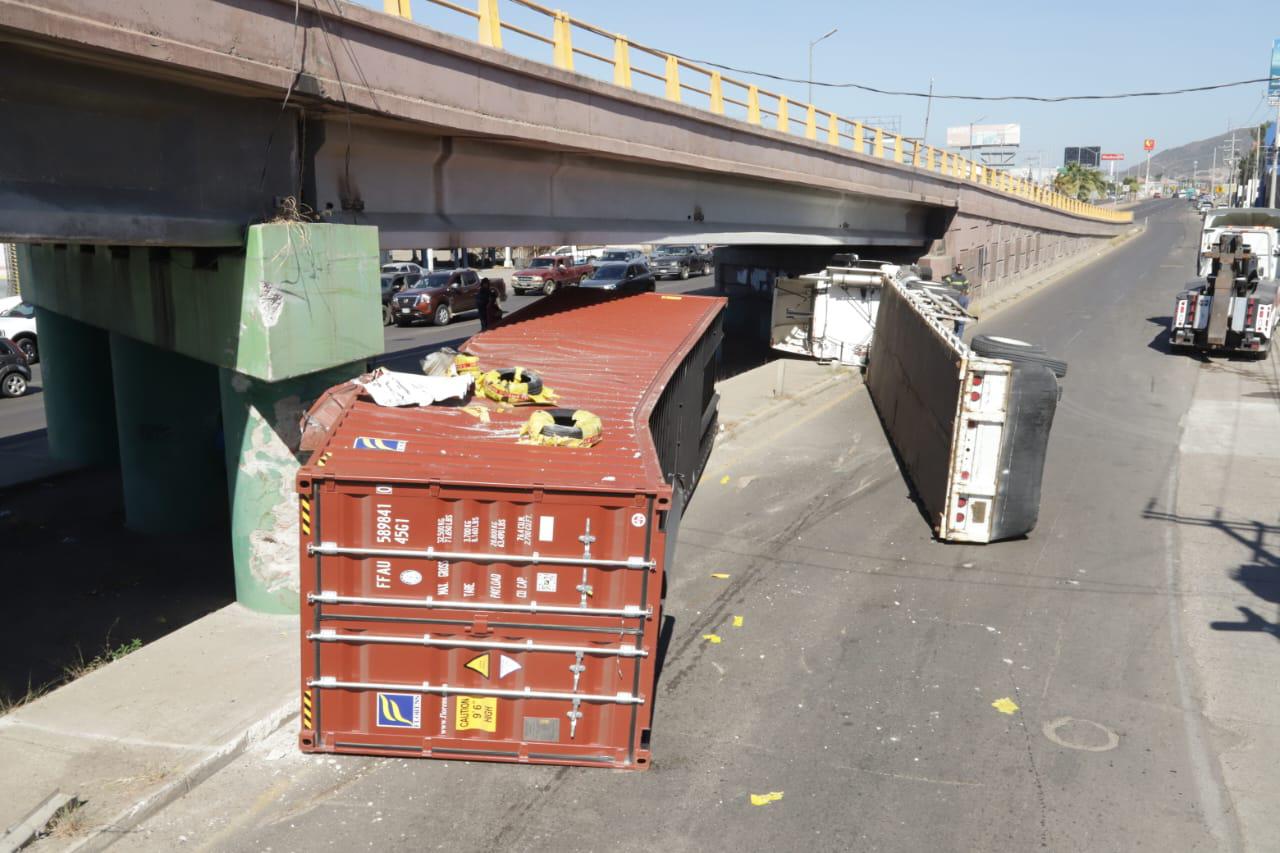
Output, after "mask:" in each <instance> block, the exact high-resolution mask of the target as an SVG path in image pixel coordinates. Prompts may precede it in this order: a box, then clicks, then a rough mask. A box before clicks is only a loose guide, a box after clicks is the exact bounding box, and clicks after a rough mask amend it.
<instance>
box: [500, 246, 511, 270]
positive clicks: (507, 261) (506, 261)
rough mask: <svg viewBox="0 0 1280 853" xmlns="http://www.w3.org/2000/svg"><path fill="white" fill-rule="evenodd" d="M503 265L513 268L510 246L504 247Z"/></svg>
mask: <svg viewBox="0 0 1280 853" xmlns="http://www.w3.org/2000/svg"><path fill="white" fill-rule="evenodd" d="M502 266H503V267H504V268H506V269H511V247H510V246H503V247H502Z"/></svg>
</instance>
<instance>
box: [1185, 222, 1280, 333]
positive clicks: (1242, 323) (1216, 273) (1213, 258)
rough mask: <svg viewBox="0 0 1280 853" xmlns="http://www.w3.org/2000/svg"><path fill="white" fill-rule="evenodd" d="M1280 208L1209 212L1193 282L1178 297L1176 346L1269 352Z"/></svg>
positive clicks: (1277, 311)
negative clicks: (1200, 280) (1196, 278)
mask: <svg viewBox="0 0 1280 853" xmlns="http://www.w3.org/2000/svg"><path fill="white" fill-rule="evenodd" d="M1278 266H1280V210H1271V209H1259V208H1246V209H1236V210H1223V211H1218V212H1215V213H1210V214H1209V215H1208V216H1206V217H1205V222H1204V229H1203V231H1202V232H1201V236H1200V251H1199V253H1198V254H1197V257H1196V274H1197V275H1198V276H1199V277H1200V278H1202V279H1203V280H1204V281H1205V283H1204V284H1196V285H1193V286H1191V287H1189V288H1187V289H1186V290H1183V291H1182V292H1180V293H1179V294H1178V295H1177V297H1176V298H1175V300H1174V306H1173V316H1172V317H1171V318H1170V322H1169V345H1170V347H1171V348H1172V349H1174V350H1198V351H1201V352H1221V353H1239V354H1251V355H1255V356H1257V357H1259V358H1265V357H1266V355H1267V353H1268V352H1269V351H1270V348H1271V339H1272V337H1274V335H1275V330H1276V321H1277V318H1280V300H1278V296H1280V294H1278V292H1277V281H1276V274H1277V267H1278Z"/></svg>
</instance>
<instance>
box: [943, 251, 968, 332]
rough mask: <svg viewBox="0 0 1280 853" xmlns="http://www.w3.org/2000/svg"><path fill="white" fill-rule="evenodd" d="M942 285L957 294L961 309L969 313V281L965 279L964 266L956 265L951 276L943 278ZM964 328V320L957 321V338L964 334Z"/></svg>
mask: <svg viewBox="0 0 1280 853" xmlns="http://www.w3.org/2000/svg"><path fill="white" fill-rule="evenodd" d="M942 283H943V284H945V285H947V286H948V287H950V288H951V289H952V290H954V291H955V292H956V302H958V303H960V307H961V308H963V309H964V310H965V311H966V312H967V311H968V310H969V279H968V278H966V277H965V274H964V266H963V265H961V264H956V266H955V269H954V270H952V272H951V274H950V275H944V276H943V277H942ZM964 326H965V323H964V321H963V320H957V321H956V337H960V336H962V335H963V334H964Z"/></svg>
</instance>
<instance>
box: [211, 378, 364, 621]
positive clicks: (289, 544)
mask: <svg viewBox="0 0 1280 853" xmlns="http://www.w3.org/2000/svg"><path fill="white" fill-rule="evenodd" d="M363 372H364V362H356V363H353V364H350V365H345V366H343V367H335V368H332V369H330V370H324V371H321V372H319V373H312V374H309V375H307V376H300V377H297V378H296V379H286V380H284V381H282V382H263V381H261V380H258V379H252V378H250V377H248V376H245V375H244V374H243V373H236V372H235V371H234V370H229V369H227V368H223V369H222V370H221V371H220V385H221V390H222V421H223V424H224V427H225V430H226V456H227V458H226V467H227V492H228V494H229V495H230V500H231V549H232V554H233V555H234V557H235V566H236V600H237V601H239V602H240V603H241V604H243V605H244V606H246V607H248V608H251V609H253V610H258V611H262V612H266V613H297V612H298V570H299V564H298V553H299V552H298V495H297V491H296V489H295V486H294V481H295V479H296V477H297V473H298V467H299V459H298V440H299V436H300V433H299V423H298V422H299V420H300V419H301V418H302V415H303V413H304V412H306V410H307V409H309V408H310V407H311V404H312V403H313V402H314V401H315V399H316V398H317V397H319V396H320V394H321V393H323V392H324V390H325V389H326V388H329V387H330V386H333V385H337V384H339V383H342V382H345V381H347V380H348V379H351V378H352V377H354V376H358V375H359V374H361V373H363Z"/></svg>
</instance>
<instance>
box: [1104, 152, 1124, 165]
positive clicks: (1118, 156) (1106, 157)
mask: <svg viewBox="0 0 1280 853" xmlns="http://www.w3.org/2000/svg"><path fill="white" fill-rule="evenodd" d="M1123 159H1124V155H1123V154H1103V155H1102V160H1103V162H1104V163H1105V162H1106V161H1107V160H1123Z"/></svg>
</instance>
